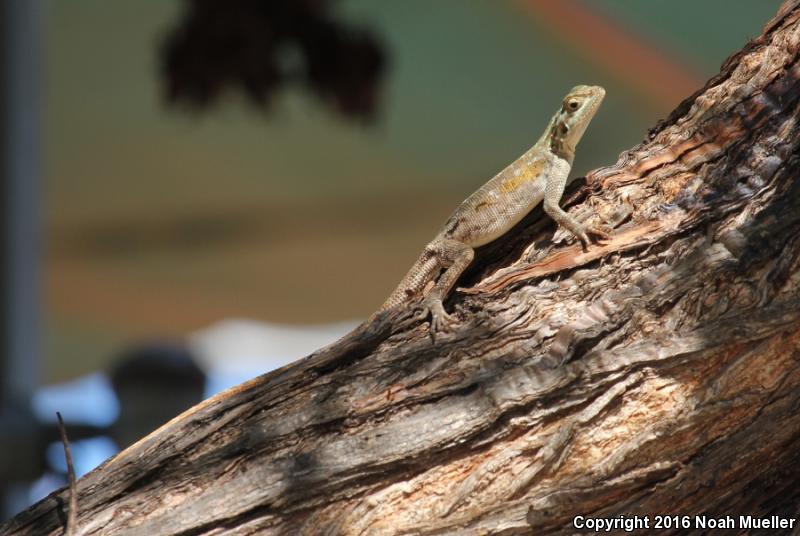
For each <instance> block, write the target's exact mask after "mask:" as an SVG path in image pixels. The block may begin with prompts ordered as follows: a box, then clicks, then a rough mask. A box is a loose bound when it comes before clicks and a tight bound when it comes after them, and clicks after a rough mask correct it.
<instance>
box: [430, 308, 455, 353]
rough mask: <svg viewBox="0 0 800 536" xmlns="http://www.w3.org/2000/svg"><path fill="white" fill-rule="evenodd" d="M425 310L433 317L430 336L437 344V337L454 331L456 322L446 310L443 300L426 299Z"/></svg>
mask: <svg viewBox="0 0 800 536" xmlns="http://www.w3.org/2000/svg"><path fill="white" fill-rule="evenodd" d="M425 309H427V311H428V312H429V313H430V315H431V327H430V335H431V339H432V340H433V341H434V342H436V336H437V335H439V334H441V333H449V332H451V331H453V328H455V325H456V321H455V320H453V317H451V316H450V315H449V314H447V312H446V311H445V310H444V306H443V305H442V300H440V299H438V298H435V297H434V298H430V297H429V298H426V299H425Z"/></svg>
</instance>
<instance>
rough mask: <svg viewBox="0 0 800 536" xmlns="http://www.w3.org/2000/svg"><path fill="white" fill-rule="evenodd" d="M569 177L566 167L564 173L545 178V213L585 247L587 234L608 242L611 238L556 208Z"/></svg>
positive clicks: (552, 174) (587, 243)
mask: <svg viewBox="0 0 800 536" xmlns="http://www.w3.org/2000/svg"><path fill="white" fill-rule="evenodd" d="M568 176H569V166H566V171H564V172H561V171H560V170H559V171H558V172H553V173H551V174H548V175H547V176H546V177H547V179H546V184H545V187H544V206H543V207H542V208H544V211H545V213H547V215H548V216H550V217H551V218H553V220H554V221H555V222H556V223H557V224H558V225H560V226H562V227H564V228H565V229H567V230H568V231H570V232H571V233H572V234H574V235H575V236H576V237H578V239H580V241H581V242H582V243H583V246H584V247H586V246H588V245H589V243H590V240H589V236H588V235H589V234H592V235H596V236H599V237H600V238H603V239H606V240H608V239H609V238H611V236H610V235H609V234H608V233H607V232H605V231H603V230H602V229H598V228H597V227H594V226H591V225H582V224H581V223H579V222H578V221H577V220H576V219H575V218H573V217H572V216H570V215H569V214H567V213H566V212H565V211H564V209H562V208H561V207H560V206H558V203H559V201H561V196H562V195H564V188H565V187H566V185H567V177H568Z"/></svg>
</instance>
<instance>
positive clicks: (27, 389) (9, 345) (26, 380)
mask: <svg viewBox="0 0 800 536" xmlns="http://www.w3.org/2000/svg"><path fill="white" fill-rule="evenodd" d="M0 5H2V13H1V14H0V54H2V56H0V71H2V72H1V73H0V77H1V78H0V129H2V137H0V143H2V146H1V147H2V149H0V181H1V182H0V191H1V192H2V193H0V196H2V198H1V199H2V223H0V234H1V235H2V237H1V238H0V240H2V243H1V246H2V262H1V263H0V264H1V265H2V267H0V270H2V272H0V281H2V283H0V292H2V296H0V299H2V312H0V315H2V316H0V322H2V332H1V333H0V345H1V346H0V348H1V351H2V354H0V405H2V406H5V408H6V409H11V408H13V407H14V406H16V407H19V406H23V407H25V406H27V405H28V403H29V400H30V396H31V394H32V392H33V389H34V387H35V386H36V384H37V380H38V373H39V370H38V361H39V352H40V346H39V345H40V333H39V328H40V318H39V308H40V294H39V279H40V269H39V262H40V254H41V251H40V249H41V240H40V213H39V198H40V178H41V168H42V165H41V160H42V150H41V131H40V124H41V115H40V114H41V97H42V94H41V69H42V61H41V59H42V28H41V21H42V2H41V1H40V0H0ZM2 406H0V407H2ZM12 411H13V410H12Z"/></svg>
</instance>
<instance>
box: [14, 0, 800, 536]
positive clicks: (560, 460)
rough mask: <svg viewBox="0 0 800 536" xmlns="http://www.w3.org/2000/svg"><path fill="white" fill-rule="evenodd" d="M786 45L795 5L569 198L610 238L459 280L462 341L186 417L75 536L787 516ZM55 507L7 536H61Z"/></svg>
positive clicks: (421, 345)
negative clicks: (597, 218) (609, 230)
mask: <svg viewBox="0 0 800 536" xmlns="http://www.w3.org/2000/svg"><path fill="white" fill-rule="evenodd" d="M799 49H800V7H798V2H797V1H794V2H790V3H789V4H787V5H786V6H784V8H783V9H782V10H781V12H780V13H779V14H778V16H777V17H776V18H775V19H774V20H773V21H771V22H770V23H769V24H768V25H767V27H766V28H765V30H764V33H763V35H761V36H760V37H759V38H757V39H755V40H754V41H752V42H751V43H749V44H748V45H747V46H746V47H745V48H744V49H743V50H742V51H740V52H739V53H737V54H735V55H734V56H733V57H731V58H730V59H729V60H728V61H727V62H726V64H725V65H724V66H723V68H722V72H721V73H720V74H719V75H718V76H716V77H715V78H713V79H712V80H710V81H709V82H708V83H707V84H706V86H705V87H704V88H703V89H702V90H700V91H699V92H698V93H696V94H695V95H694V96H692V97H691V98H689V99H687V100H686V101H685V102H683V103H682V104H681V105H680V106H679V107H678V108H677V109H676V110H675V111H674V112H673V113H672V115H671V116H670V117H669V118H668V119H666V120H665V121H663V122H662V123H661V124H659V125H658V126H656V127H655V128H654V129H653V130H652V131H651V132H650V134H649V135H648V138H647V140H646V141H645V142H644V143H643V144H641V145H640V146H638V147H635V148H633V149H631V150H630V151H628V152H626V153H624V154H623V155H622V156H621V157H620V159H619V161H618V162H617V163H616V164H615V165H613V166H610V167H607V168H603V169H599V170H596V171H594V172H592V173H590V174H589V176H588V177H587V181H586V183H585V184H584V185H583V186H582V187H580V188H577V189H573V194H572V196H571V201H570V203H568V205H569V206H570V211H571V212H572V213H575V214H577V215H578V216H579V217H580V215H581V214H587V213H588V210H587V208H586V207H587V206H588V205H592V206H593V207H594V210H595V211H597V213H599V214H600V215H601V216H602V217H603V219H604V220H605V221H606V222H608V223H610V224H612V225H614V226H615V227H616V229H615V233H614V238H613V239H612V240H611V241H610V242H608V243H606V244H603V245H597V246H593V247H591V248H589V250H588V251H586V252H583V251H581V249H580V247H579V246H577V245H575V244H574V243H573V242H572V241H571V240H566V241H564V240H563V238H565V237H564V236H562V234H561V233H556V235H555V237H554V239H552V230H553V224H552V223H551V222H550V221H549V220H547V218H546V217H544V216H543V214H542V213H541V210H536V211H534V213H533V214H532V215H531V216H530V217H529V218H527V219H526V220H525V221H524V222H522V223H521V224H520V225H519V226H518V227H517V229H515V230H514V231H512V232H511V233H509V234H508V236H506V237H504V238H502V239H500V240H498V241H497V243H495V244H493V245H491V246H488V247H486V248H484V250H483V251H481V252H480V253H479V255H478V258H477V260H476V263H475V267H474V268H473V269H472V270H471V271H470V272H469V273H468V274H465V277H463V278H462V280H461V282H460V283H461V285H462V286H471V288H470V289H464V290H463V291H462V292H460V293H456V294H455V295H454V296H452V297H451V299H450V300H449V303H448V306H449V307H450V308H451V309H452V310H453V311H454V314H455V315H456V317H457V318H459V319H460V320H461V321H462V323H461V325H460V329H458V330H457V332H456V333H454V334H453V335H452V336H446V337H443V338H440V339H437V341H436V343H435V344H434V343H433V342H432V341H431V339H430V338H429V336H428V330H427V323H425V322H422V321H420V320H419V319H416V318H415V313H416V312H417V311H415V310H413V309H412V308H408V309H405V310H399V311H393V312H390V313H387V314H384V315H381V316H380V317H379V318H377V319H376V320H375V321H374V322H372V323H371V324H369V325H366V326H362V327H361V328H359V329H358V330H356V332H354V333H353V334H351V335H349V336H348V337H346V338H345V339H343V340H342V341H340V342H338V343H336V344H334V345H332V346H330V347H328V348H325V349H323V350H320V351H319V352H317V353H315V354H314V355H312V356H310V357H309V358H307V359H305V360H303V361H301V362H298V363H296V364H294V365H292V366H289V367H286V368H284V369H282V370H279V371H276V372H274V373H271V374H268V375H266V376H263V377H261V378H258V379H256V380H253V381H251V382H249V383H247V384H244V385H242V386H240V387H238V388H235V389H233V390H230V391H227V392H225V393H223V394H221V395H219V396H216V397H215V398H213V399H211V400H209V401H207V402H205V403H203V404H201V405H199V406H197V407H196V408H194V409H192V410H191V411H189V412H187V413H185V414H184V415H182V416H180V417H178V418H177V419H175V420H173V421H172V422H170V423H168V424H167V425H166V426H164V427H163V428H161V429H160V430H158V431H156V432H154V433H153V434H151V435H150V436H148V437H147V438H145V439H143V440H142V441H140V442H139V443H137V444H136V445H134V446H133V447H131V448H129V449H128V450H126V451H125V452H123V453H121V454H119V455H118V456H116V457H115V458H113V459H112V460H110V461H108V462H107V463H105V464H104V465H103V466H102V467H100V468H98V469H97V470H95V471H93V472H92V473H90V474H89V475H87V476H85V477H84V478H82V479H81V480H80V482H79V483H78V491H79V497H78V504H79V509H80V512H79V516H78V523H79V527H80V534H83V535H88V534H130V535H138V534H142V535H148V536H149V535H154V534H182V535H189V534H193V535H194V534H275V535H277V534H281V535H295V534H305V535H322V534H330V535H338V534H347V535H361V534H415V535H433V534H437V535H443V534H493V535H496V534H504V535H505V534H531V533H533V534H571V533H573V532H575V530H574V529H573V528H572V526H571V520H572V517H573V516H574V515H578V514H581V515H586V516H614V515H619V514H626V515H633V514H637V513H638V514H649V515H650V516H653V515H655V514H699V513H705V514H708V515H711V516H715V517H720V516H725V515H732V516H738V515H739V514H752V515H756V516H767V515H770V514H779V515H785V516H790V517H794V516H798V515H800V512H799V511H798V510H800V412H799V411H798V405H800V367H798V361H799V360H800V331H799V330H798V327H799V326H800V180H799V179H798V177H799V176H800V155H798V142H799V141H800V126H799V125H798V104H799V102H800V82H798V79H799V78H800V65H798V50H799ZM531 244H535V248H533V249H528V247H529V246H530V245H531ZM531 252H532V253H531ZM65 503H66V494H65V493H64V492H63V491H61V492H59V493H55V494H53V495H51V496H50V497H48V498H46V499H45V500H43V501H41V502H40V503H39V504H37V505H35V506H33V507H32V508H30V509H29V510H28V511H26V512H23V513H21V514H20V515H18V516H17V517H16V518H15V519H13V520H12V521H10V522H9V523H7V524H6V525H4V526H3V527H2V528H0V534H3V535H18V534H37V535H45V534H53V535H54V534H60V533H61V531H62V527H63V522H64V519H65V514H64V504H65ZM670 532H674V533H691V532H692V531H691V530H686V529H679V530H673V531H664V532H662V533H664V534H668V533H670ZM697 532H698V533H699V532H700V531H697ZM743 532H746V531H743ZM764 533H765V534H779V533H780V531H775V530H771V531H765V532H764Z"/></svg>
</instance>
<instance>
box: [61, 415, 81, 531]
mask: <svg viewBox="0 0 800 536" xmlns="http://www.w3.org/2000/svg"><path fill="white" fill-rule="evenodd" d="M56 416H57V417H58V433H59V434H61V444H63V445H64V457H65V458H66V459H67V478H68V479H69V510H68V511H67V526H66V527H65V528H64V536H75V526H76V523H77V517H78V494H77V492H76V485H75V467H73V465H72V451H71V450H70V448H69V440H68V439H67V429H66V428H65V427H64V419H62V418H61V413H59V412H56Z"/></svg>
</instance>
